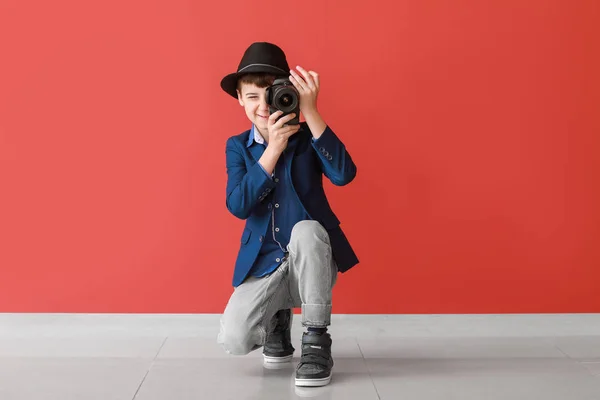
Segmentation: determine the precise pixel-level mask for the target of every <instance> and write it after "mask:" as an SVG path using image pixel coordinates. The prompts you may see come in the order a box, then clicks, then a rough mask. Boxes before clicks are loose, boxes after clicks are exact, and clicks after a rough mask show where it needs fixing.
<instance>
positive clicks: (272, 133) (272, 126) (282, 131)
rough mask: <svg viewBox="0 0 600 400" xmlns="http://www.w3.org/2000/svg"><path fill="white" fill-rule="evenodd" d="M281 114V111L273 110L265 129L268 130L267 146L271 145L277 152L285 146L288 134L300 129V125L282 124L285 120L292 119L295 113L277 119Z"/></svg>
mask: <svg viewBox="0 0 600 400" xmlns="http://www.w3.org/2000/svg"><path fill="white" fill-rule="evenodd" d="M282 114H283V111H276V112H274V113H273V114H271V116H270V117H269V121H268V122H267V129H268V131H269V145H268V146H267V147H271V148H272V149H273V150H275V151H276V152H278V153H283V150H285V148H286V147H287V143H288V139H289V138H290V136H292V135H293V134H295V133H296V132H298V130H299V129H300V125H287V126H283V124H285V123H286V122H288V121H290V120H292V119H294V118H295V117H296V114H294V113H292V114H289V115H286V116H285V117H282V118H280V119H279V120H277V118H279V117H280V116H281V115H282Z"/></svg>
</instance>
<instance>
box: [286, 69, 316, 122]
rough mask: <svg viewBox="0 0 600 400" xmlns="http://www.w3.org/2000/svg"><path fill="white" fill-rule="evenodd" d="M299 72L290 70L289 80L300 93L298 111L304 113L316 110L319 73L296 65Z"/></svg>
mask: <svg viewBox="0 0 600 400" xmlns="http://www.w3.org/2000/svg"><path fill="white" fill-rule="evenodd" d="M296 69H297V70H298V71H299V72H300V73H298V72H296V71H294V70H291V71H290V73H291V75H290V81H291V82H292V84H293V85H294V87H295V88H296V90H298V93H299V94H300V111H301V112H302V114H304V115H305V116H306V114H310V113H316V112H317V96H318V95H319V74H317V73H316V72H314V71H306V70H305V69H304V68H302V67H300V66H297V67H296Z"/></svg>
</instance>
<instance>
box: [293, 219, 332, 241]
mask: <svg viewBox="0 0 600 400" xmlns="http://www.w3.org/2000/svg"><path fill="white" fill-rule="evenodd" d="M290 239H291V240H294V241H298V242H301V243H302V242H306V241H307V240H309V241H310V240H311V239H312V240H314V239H321V240H325V241H326V242H327V243H329V235H328V233H327V230H325V228H324V227H323V225H321V224H320V223H319V222H318V221H314V220H304V221H300V222H298V223H296V225H294V227H293V228H292V234H291V238H290Z"/></svg>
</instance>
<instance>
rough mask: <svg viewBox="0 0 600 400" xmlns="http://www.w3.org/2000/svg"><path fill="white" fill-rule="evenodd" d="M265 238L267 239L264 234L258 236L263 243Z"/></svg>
mask: <svg viewBox="0 0 600 400" xmlns="http://www.w3.org/2000/svg"><path fill="white" fill-rule="evenodd" d="M263 240H265V237H264V236H263V235H260V237H259V238H258V241H259V242H261V243H262V242H263Z"/></svg>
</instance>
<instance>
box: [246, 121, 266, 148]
mask: <svg viewBox="0 0 600 400" xmlns="http://www.w3.org/2000/svg"><path fill="white" fill-rule="evenodd" d="M254 142H256V143H258V144H265V139H264V138H263V137H262V135H261V134H260V132H259V131H258V129H256V126H255V125H254V124H252V129H250V135H248V143H246V147H250V146H252V143H254Z"/></svg>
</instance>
